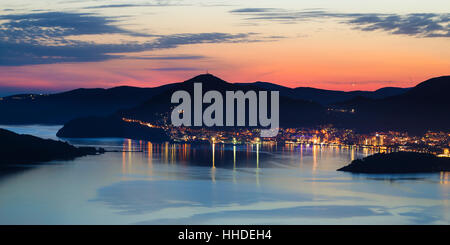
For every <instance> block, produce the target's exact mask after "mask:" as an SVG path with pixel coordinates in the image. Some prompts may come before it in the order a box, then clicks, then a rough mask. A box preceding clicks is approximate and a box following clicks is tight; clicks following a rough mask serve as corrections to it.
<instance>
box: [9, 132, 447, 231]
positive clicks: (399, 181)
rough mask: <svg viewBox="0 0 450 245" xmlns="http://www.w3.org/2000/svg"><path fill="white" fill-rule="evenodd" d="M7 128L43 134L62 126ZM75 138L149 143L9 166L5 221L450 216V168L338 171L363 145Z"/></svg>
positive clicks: (379, 220) (396, 220)
mask: <svg viewBox="0 0 450 245" xmlns="http://www.w3.org/2000/svg"><path fill="white" fill-rule="evenodd" d="M0 127H1V126H0ZM3 128H6V129H10V130H12V131H15V132H18V133H29V134H34V135H37V136H41V137H44V138H56V136H55V133H56V131H57V130H58V129H59V127H55V126H14V127H12V126H4V127H3ZM66 140H68V139H66ZM68 141H70V142H71V143H73V144H77V145H93V146H101V147H105V148H107V149H109V150H114V149H115V150H136V151H140V152H112V153H106V154H104V155H100V156H88V157H82V158H78V159H76V160H75V161H55V162H51V163H46V164H43V165H38V166H33V167H24V170H23V171H19V172H16V173H13V174H8V175H3V176H2V177H0V224H450V207H449V205H450V203H449V192H450V182H449V174H448V173H436V174H414V175H411V174H408V175H363V174H360V175H355V174H349V173H342V172H337V171H335V170H336V169H338V168H340V167H342V166H344V165H346V164H348V163H349V162H350V161H351V160H352V159H354V158H360V157H363V156H366V155H368V154H371V152H368V151H367V150H363V149H355V148H344V147H321V146H309V145H298V146H293V145H270V144H263V145H237V146H233V145H226V146H224V145H188V144H154V143H153V144H152V143H150V142H146V141H131V140H124V139H101V140H98V139H82V140H68Z"/></svg>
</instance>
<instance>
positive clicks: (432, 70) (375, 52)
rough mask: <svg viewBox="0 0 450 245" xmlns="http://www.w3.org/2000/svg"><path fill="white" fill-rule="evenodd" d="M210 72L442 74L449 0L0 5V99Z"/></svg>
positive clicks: (371, 81)
mask: <svg viewBox="0 0 450 245" xmlns="http://www.w3.org/2000/svg"><path fill="white" fill-rule="evenodd" d="M207 71H208V72H209V73H212V74H214V75H216V76H219V77H221V78H222V79H224V80H226V81H229V82H255V81H264V82H272V83H277V84H281V85H284V86H288V87H304V86H308V87H316V88H323V89H333V90H344V91H351V90H376V89H379V88H382V87H387V86H393V87H411V86H414V85H416V84H417V83H419V82H422V81H424V80H426V79H429V78H432V77H436V76H442V75H449V74H450V1H448V0H427V1H422V0H420V1H418V0H397V1H391V0H376V1H373V0H365V1H360V0H341V1H337V0H308V1H307V0H245V1H244V0H239V1H238V0H228V1H220V0H215V1H203V0H193V1H187V0H166V1H145V0H144V1H134V0H131V1H130V0H128V1H121V0H110V1H105V0H84V1H83V0H76V1H75V0H15V1H7V0H0V96H5V95H10V94H14V93H26V92H36V93H50V92H57V91H65V90H70V89H74V88H80V87H85V88H93V87H102V88H108V87H114V86H121V85H129V86H140V87H155V86H159V85H162V84H167V83H173V82H181V81H184V80H187V79H189V78H191V77H193V76H195V75H198V74H201V73H205V72H207Z"/></svg>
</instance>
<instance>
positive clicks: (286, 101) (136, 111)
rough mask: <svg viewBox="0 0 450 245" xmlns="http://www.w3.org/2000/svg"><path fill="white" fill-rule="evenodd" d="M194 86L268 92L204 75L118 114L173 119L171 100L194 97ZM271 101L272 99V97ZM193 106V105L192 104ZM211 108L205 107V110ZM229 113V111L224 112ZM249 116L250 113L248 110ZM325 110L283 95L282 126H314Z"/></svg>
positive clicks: (250, 85) (316, 105) (221, 89)
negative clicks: (179, 94) (183, 95)
mask: <svg viewBox="0 0 450 245" xmlns="http://www.w3.org/2000/svg"><path fill="white" fill-rule="evenodd" d="M194 83H202V88H203V92H205V91H210V90H216V91H219V92H220V93H221V94H222V95H225V91H238V90H241V91H243V92H247V91H250V90H252V91H256V92H258V91H267V89H265V88H261V87H259V86H256V85H254V84H248V85H243V84H240V85H237V84H233V83H228V82H226V81H224V80H222V79H220V78H218V77H215V76H213V75H211V74H203V75H199V76H196V77H194V78H192V79H189V80H187V81H185V82H182V83H178V84H176V85H174V86H173V87H171V88H170V89H168V90H166V91H164V92H163V93H161V94H159V95H156V96H154V97H152V98H151V99H149V100H147V101H146V102H144V103H142V104H141V105H139V106H137V107H134V108H131V109H127V110H121V111H119V112H118V113H117V115H118V116H119V117H126V118H133V119H138V120H142V121H146V122H155V121H157V120H160V118H161V115H162V114H165V115H167V116H169V117H170V114H169V112H170V111H171V108H172V107H173V106H174V105H173V104H172V103H170V98H171V96H172V94H173V93H174V92H175V91H178V90H184V91H187V92H188V93H189V94H191V95H193V94H194ZM268 97H269V96H268ZM192 104H193V103H192ZM205 107H207V105H204V106H203V109H205ZM224 111H225V109H224ZM246 111H247V112H248V109H247V110H246ZM324 116H325V108H324V107H323V106H321V105H319V104H318V103H315V102H311V101H305V100H301V99H294V98H290V97H287V96H283V95H280V123H281V125H285V126H294V125H296V126H299V127H300V126H305V127H306V126H311V125H314V124H317V123H320V122H321V121H323V120H324Z"/></svg>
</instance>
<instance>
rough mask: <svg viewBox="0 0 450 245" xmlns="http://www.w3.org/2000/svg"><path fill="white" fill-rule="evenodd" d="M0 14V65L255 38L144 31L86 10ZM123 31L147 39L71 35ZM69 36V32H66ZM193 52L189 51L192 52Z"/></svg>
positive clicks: (115, 55)
mask: <svg viewBox="0 0 450 245" xmlns="http://www.w3.org/2000/svg"><path fill="white" fill-rule="evenodd" d="M0 20H3V21H5V22H4V23H2V24H0V47H1V48H0V66H20V65H33V64H52V63H61V62H94V61H104V60H109V59H114V58H121V57H124V55H123V53H128V52H142V51H150V50H157V49H169V48H176V47H178V46H181V45H189V44H200V43H235V42H253V41H258V40H256V39H254V38H253V37H252V36H254V34H253V33H237V34H229V33H220V32H213V33H181V34H171V35H155V34H143V33H139V32H134V31H129V30H126V29H123V28H121V27H119V26H117V25H115V22H116V21H117V20H116V19H114V18H110V17H103V16H98V15H92V14H84V13H66V12H47V13H31V14H21V15H4V16H1V17H0ZM109 34H121V35H125V36H128V37H131V38H133V37H144V38H145V39H146V41H141V42H134V41H124V42H122V43H118V44H105V43H97V42H94V41H80V40H74V39H73V37H76V36H80V35H109ZM70 37H71V38H70ZM191 58H192V57H191Z"/></svg>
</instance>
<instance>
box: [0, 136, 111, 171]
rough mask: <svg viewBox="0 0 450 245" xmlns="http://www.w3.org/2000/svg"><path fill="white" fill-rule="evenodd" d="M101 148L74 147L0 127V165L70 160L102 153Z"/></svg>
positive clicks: (8, 165)
mask: <svg viewBox="0 0 450 245" xmlns="http://www.w3.org/2000/svg"><path fill="white" fill-rule="evenodd" d="M103 151H104V150H103V149H96V148H93V147H75V146H72V145H70V144H68V143H66V142H62V141H56V140H50V139H41V138H38V137H35V136H31V135H24V134H16V133H14V132H11V131H8V130H5V129H1V128H0V154H1V156H2V157H1V158H0V167H1V168H3V167H10V166H12V165H14V164H30V163H38V162H47V161H53V160H71V159H74V158H76V157H81V156H86V155H95V154H97V153H102V152H103Z"/></svg>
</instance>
